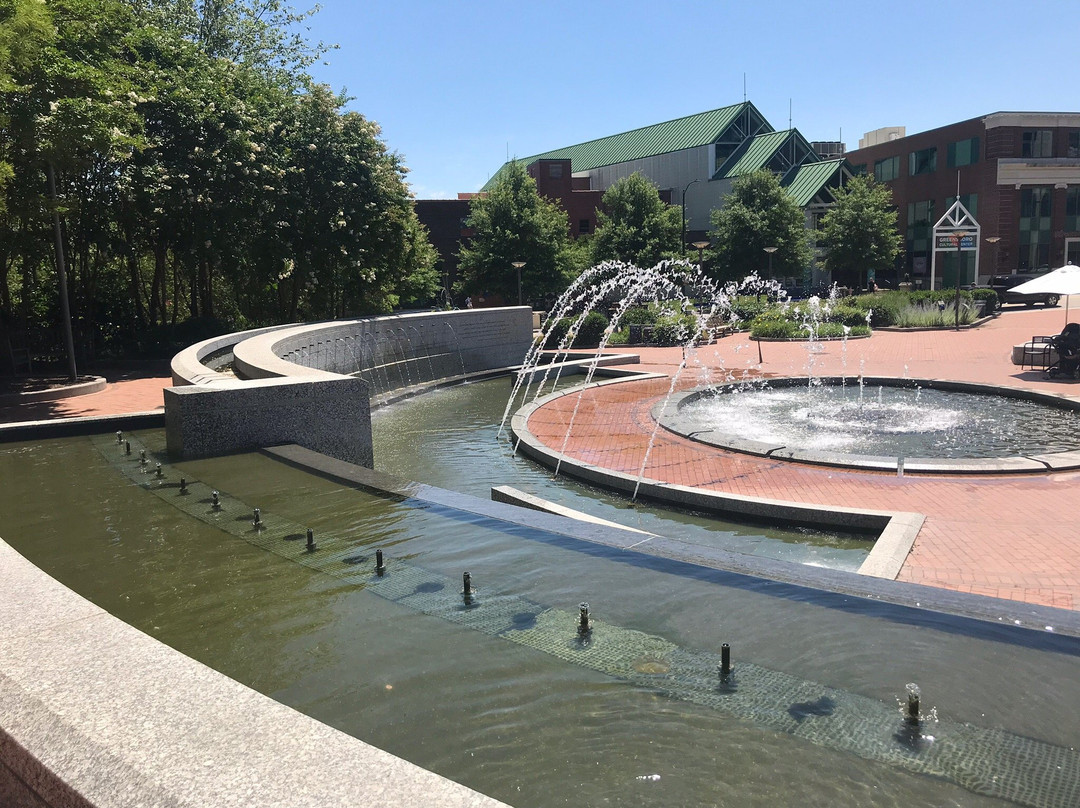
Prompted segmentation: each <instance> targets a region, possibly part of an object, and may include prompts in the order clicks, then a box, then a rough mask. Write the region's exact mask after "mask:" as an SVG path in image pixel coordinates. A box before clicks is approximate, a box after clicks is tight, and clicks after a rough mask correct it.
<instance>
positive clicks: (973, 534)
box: [529, 299, 1080, 609]
mask: <svg viewBox="0 0 1080 808" xmlns="http://www.w3.org/2000/svg"><path fill="white" fill-rule="evenodd" d="M1078 301H1080V299H1078ZM1063 309H1064V307H1062V308H1055V309H1048V310H1042V309H1032V310H1026V309H1020V310H1013V311H1006V312H1004V313H1003V314H1001V315H1000V316H999V317H997V318H996V319H994V320H992V321H989V322H987V323H985V324H984V325H982V326H980V327H978V328H972V329H964V330H961V331H952V330H947V331H918V332H886V331H877V332H875V333H874V335H873V336H872V337H871V338H870V339H862V340H850V341H848V343H847V344H846V345H844V344H842V343H840V342H829V343H825V344H824V346H823V352H821V353H814V354H810V353H809V352H808V351H807V348H806V345H805V344H800V343H778V342H767V343H762V345H761V350H762V354H763V358H764V364H763V365H762V367H761V371H762V374H763V375H766V376H791V375H795V376H801V375H805V374H806V373H807V372H808V362H809V361H811V360H812V362H813V372H814V373H815V375H842V374H846V375H850V376H855V375H858V374H859V373H860V371H861V372H862V373H864V374H865V375H868V376H869V375H878V376H908V377H911V378H929V379H956V380H962V381H971V382H981V383H987V384H993V385H999V386H1009V387H1019V388H1029V389H1035V390H1039V391H1044V392H1056V393H1063V394H1065V395H1070V396H1080V382H1076V381H1073V382H1069V381H1056V380H1048V379H1045V378H1044V374H1043V373H1042V372H1041V371H1032V370H1021V369H1020V368H1019V367H1018V366H1016V365H1013V364H1012V362H1011V349H1012V346H1013V345H1014V344H1018V343H1022V342H1025V341H1027V340H1029V339H1030V338H1031V337H1032V336H1033V335H1036V334H1056V333H1058V332H1059V331H1060V330H1061V328H1062V326H1063V325H1064V322H1065V313H1064V310H1063ZM1070 314H1071V313H1070ZM1077 318H1080V311H1078V312H1076V316H1074V317H1070V319H1077ZM634 352H635V353H639V354H640V356H641V359H642V363H643V364H642V365H640V366H639V367H640V368H641V369H642V370H650V371H655V372H659V373H664V374H668V375H669V376H670V375H671V374H673V373H674V372H675V370H676V369H677V367H678V365H679V363H680V361H681V360H682V351H681V349H679V348H645V349H634ZM757 358H758V354H757V344H756V343H751V342H749V341H748V339H747V337H746V335H740V334H736V335H733V336H730V337H726V338H724V339H722V340H721V341H719V342H718V343H717V344H715V345H711V346H708V347H705V348H699V349H697V350H696V351H695V352H693V354H692V355H691V357H690V364H689V365H688V367H687V368H686V370H684V371H683V373H682V374H681V375H680V381H679V385H678V386H679V388H689V387H694V386H697V385H700V384H701V383H702V381H701V380H702V378H703V375H704V374H703V373H702V369H703V368H709V367H725V368H727V369H734V370H736V371H738V372H741V370H742V369H743V368H750V369H752V371H753V374H754V375H757V370H756V368H757ZM669 386H670V379H667V380H652V381H634V382H626V383H622V384H614V385H605V386H602V387H599V388H595V389H593V390H590V391H589V392H588V393H587V394H586V396H585V397H584V398H583V400H582V402H581V405H580V407H579V408H578V411H577V415H576V417H575V420H574V427H573V431H572V434H571V436H570V438H569V442H568V443H567V444H566V448H565V449H564V450H563V451H565V452H566V453H567V454H568V455H570V456H572V457H574V458H576V459H579V460H581V461H584V462H587V463H592V464H595V465H598V466H603V467H606V468H611V469H615V470H618V471H622V472H626V473H630V474H634V475H636V474H637V473H638V472H639V470H640V469H641V463H642V459H643V457H644V452H645V450H646V447H647V443H648V436H649V435H650V434H652V432H653V426H654V422H653V420H652V418H651V416H650V413H649V411H650V409H651V407H652V406H653V405H655V404H656V403H657V402H658V401H660V400H662V398H663V397H664V395H666V393H667V391H668V388H669ZM576 398H577V397H576V396H567V397H565V398H563V399H561V400H555V401H553V402H551V403H550V404H548V405H545V406H544V407H542V408H541V409H540V410H538V411H537V412H536V413H534V414H533V416H532V417H531V418H530V420H529V427H530V429H531V431H532V432H533V433H534V434H535V435H536V436H537V437H538V438H539V439H540V440H541V441H542V442H543V443H545V444H546V445H548V446H549V447H550V448H552V449H555V450H560V449H563V445H564V439H565V432H566V424H567V422H568V420H569V416H570V411H571V410H572V409H573V407H574V404H575V402H576ZM644 474H645V476H646V477H649V478H652V479H658V480H663V481H666V482H671V483H676V484H682V485H692V486H699V487H702V488H707V489H714V490H718V491H724V492H728V493H734V494H741V495H747V496H756V497H767V498H771V499H781V500H791V501H796V502H806V503H815V504H820V505H836V506H843V507H853V508H870V509H882V510H892V511H914V512H918V513H922V514H925V515H926V517H927V518H926V521H925V523H924V525H923V528H922V530H921V531H920V533H919V536H918V538H917V540H916V542H915V545H914V547H913V548H912V552H911V554H910V555H909V556H908V558H907V561H906V562H905V564H904V566H903V569H902V570H901V572H900V575H899V576H898V578H899V580H904V581H912V582H916V583H920V584H927V585H930V586H938V587H944V588H948V589H954V590H960V591H965V592H974V593H980V594H985V595H992V596H996V597H1001V598H1009V599H1012V600H1019V601H1025V602H1028V603H1035V604H1042V605H1050V606H1057V607H1061V608H1067V609H1077V608H1080V524H1078V522H1080V520H1078V514H1080V472H1058V473H1047V474H1041V473H1040V474H1011V475H989V476H988V475H961V476H957V475H941V474H937V475H917V474H912V473H910V472H908V473H907V474H905V475H904V476H903V477H898V476H897V475H896V473H895V472H892V473H885V472H865V471H845V470H841V469H835V468H824V467H814V466H808V465H802V464H796V463H792V462H789V461H782V460H771V459H767V458H757V457H752V456H749V455H744V454H738V453H734V452H727V451H723V450H720V449H716V448H713V447H710V446H705V445H702V444H698V443H694V442H692V441H690V440H687V439H684V438H681V437H678V436H675V435H672V434H670V433H667V432H665V431H664V430H660V431H659V432H657V435H656V440H655V443H654V445H653V448H652V451H651V453H650V454H649V460H648V465H647V466H646V468H645V472H644Z"/></svg>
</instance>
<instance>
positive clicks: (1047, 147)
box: [846, 112, 1080, 287]
mask: <svg viewBox="0 0 1080 808" xmlns="http://www.w3.org/2000/svg"><path fill="white" fill-rule="evenodd" d="M846 156H847V159H848V162H849V163H850V164H851V166H852V170H853V171H854V172H855V173H869V174H873V175H874V176H875V178H876V179H878V180H879V181H881V182H884V183H886V184H887V185H889V187H890V188H892V191H893V202H894V203H895V205H896V207H897V211H898V214H899V216H898V219H899V221H898V225H899V228H900V233H901V235H903V236H904V253H903V255H902V257H901V260H900V264H899V266H898V267H897V272H898V274H899V275H903V274H905V273H907V274H910V275H911V277H912V279H913V280H922V281H923V282H924V283H929V278H930V265H931V250H932V248H933V238H932V237H933V228H934V225H935V224H936V223H937V221H938V220H939V219H940V218H941V217H942V215H943V214H944V213H945V211H946V210H947V209H948V208H949V206H950V205H952V203H953V202H954V201H955V200H956V196H957V184H958V182H959V195H960V201H961V202H962V203H963V205H964V207H966V208H967V209H968V211H969V212H970V213H971V214H972V216H974V218H975V219H976V220H977V221H978V222H979V224H980V225H981V227H982V237H983V244H982V245H981V249H980V251H979V266H978V272H977V275H976V271H975V269H976V268H975V253H964V255H963V261H962V267H961V276H960V279H961V282H963V283H973V282H980V283H985V282H986V281H987V280H988V278H989V277H990V276H991V275H994V274H1000V273H1007V272H1015V271H1016V270H1018V269H1028V268H1036V267H1056V266H1060V265H1062V264H1064V263H1066V262H1068V261H1072V262H1073V263H1074V264H1080V113H1040V112H995V113H992V114H989V115H986V116H983V117H980V118H972V119H970V120H967V121H960V122H959V123H953V124H949V125H948V126H943V127H940V128H938V129H932V130H930V131H927V132H921V133H918V134H914V135H908V136H906V137H898V138H895V139H889V140H885V141H884V142H879V143H876V144H875V145H872V146H868V147H866V148H860V149H856V150H854V151H850V152H848V153H847V155H846ZM989 238H998V239H1000V240H999V241H998V242H996V243H993V242H988V241H987V239H989ZM956 265H957V259H956V255H955V253H953V252H951V251H949V252H946V253H944V254H939V255H938V261H937V267H938V269H937V272H936V283H935V285H936V286H945V287H949V286H951V285H953V284H954V283H955V279H956V271H957V270H956Z"/></svg>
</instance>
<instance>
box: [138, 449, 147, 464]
mask: <svg viewBox="0 0 1080 808" xmlns="http://www.w3.org/2000/svg"><path fill="white" fill-rule="evenodd" d="M139 465H140V466H145V465H146V449H140V450H139Z"/></svg>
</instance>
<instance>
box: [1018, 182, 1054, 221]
mask: <svg viewBox="0 0 1080 808" xmlns="http://www.w3.org/2000/svg"><path fill="white" fill-rule="evenodd" d="M1052 192H1053V189H1052V188H1051V187H1050V186H1049V185H1043V186H1037V187H1034V188H1024V189H1022V190H1021V191H1020V218H1021V219H1049V218H1050V199H1051V194H1052Z"/></svg>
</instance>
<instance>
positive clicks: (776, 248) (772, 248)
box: [764, 247, 780, 281]
mask: <svg viewBox="0 0 1080 808" xmlns="http://www.w3.org/2000/svg"><path fill="white" fill-rule="evenodd" d="M764 249H765V252H767V253H768V254H769V280H770V281H771V280H772V254H773V253H774V252H776V251H777V250H778V249H780V248H779V247H765V248H764Z"/></svg>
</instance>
